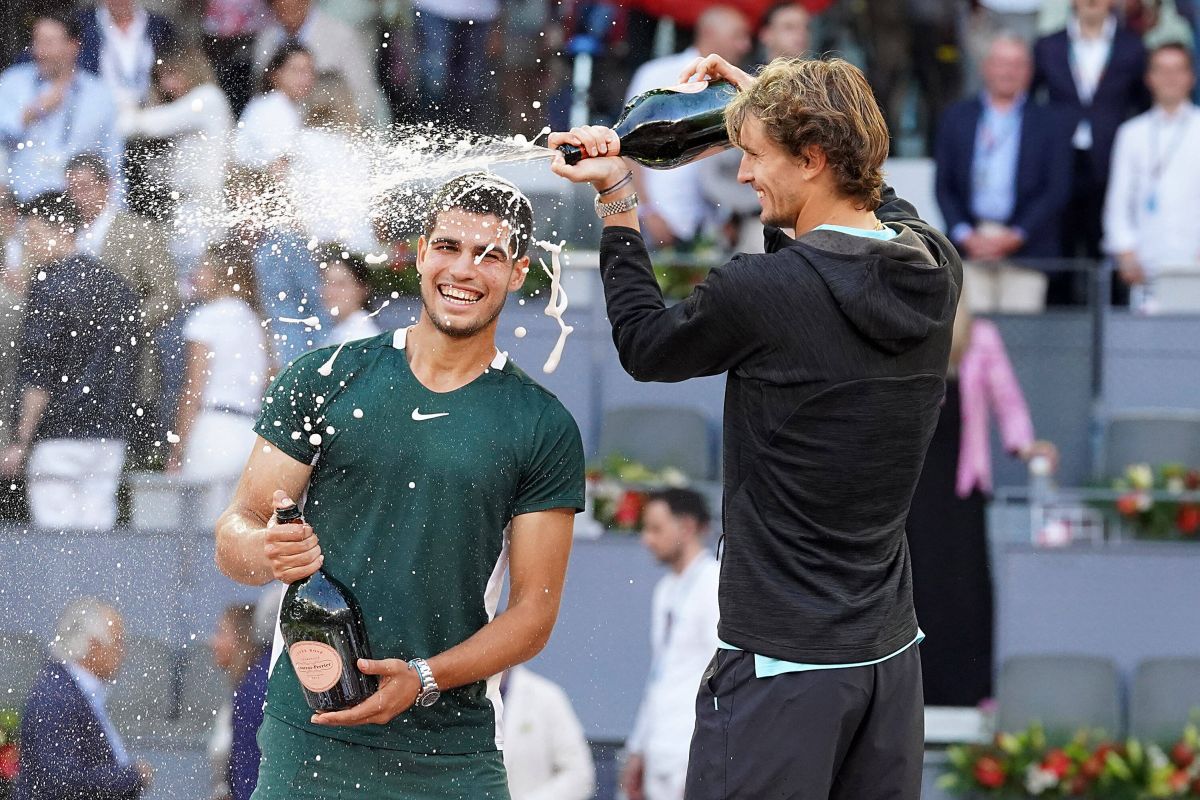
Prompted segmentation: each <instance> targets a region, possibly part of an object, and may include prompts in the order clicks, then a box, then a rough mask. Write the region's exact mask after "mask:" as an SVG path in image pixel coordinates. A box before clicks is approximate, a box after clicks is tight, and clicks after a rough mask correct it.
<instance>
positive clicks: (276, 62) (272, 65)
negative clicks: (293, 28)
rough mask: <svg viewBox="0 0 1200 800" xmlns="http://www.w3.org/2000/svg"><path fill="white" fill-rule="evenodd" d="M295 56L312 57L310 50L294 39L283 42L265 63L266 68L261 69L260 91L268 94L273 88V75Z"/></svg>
mask: <svg viewBox="0 0 1200 800" xmlns="http://www.w3.org/2000/svg"><path fill="white" fill-rule="evenodd" d="M295 55H305V56H308V57H309V58H312V57H313V54H312V51H311V50H309V49H308V48H307V47H305V46H304V45H302V44H300V43H299V42H297V41H295V40H294V39H293V40H290V41H287V42H284V43H283V44H282V45H281V46H280V48H279V49H278V50H276V51H275V52H274V53H273V54H272V55H271V59H270V60H269V61H267V66H266V67H265V68H264V69H263V74H262V86H261V87H260V91H262V92H269V91H270V90H271V89H274V88H275V87H274V86H273V85H272V83H271V81H272V79H273V78H274V77H275V73H276V72H278V71H279V70H281V69H282V68H283V65H284V64H286V63H287V62H288V59H289V58H291V57H292V56H295ZM315 63H316V62H315V61H314V64H315Z"/></svg>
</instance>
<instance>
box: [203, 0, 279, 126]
mask: <svg viewBox="0 0 1200 800" xmlns="http://www.w3.org/2000/svg"><path fill="white" fill-rule="evenodd" d="M266 22H267V4H266V2H265V0H205V2H204V17H203V19H202V20H201V23H200V27H201V29H202V30H203V31H204V47H205V50H206V51H207V53H208V57H209V58H210V59H211V60H212V62H213V71H214V72H216V74H217V82H218V83H219V84H220V86H221V91H223V92H225V96H226V97H228V98H229V105H230V108H231V109H232V110H233V113H234V115H235V116H236V115H239V114H241V113H242V109H243V108H245V107H246V103H247V102H248V101H249V100H250V95H251V94H252V93H253V91H254V58H253V55H252V50H251V48H252V46H253V44H254V37H255V36H256V35H257V34H258V32H259V31H260V30H262V28H263V27H264V26H265V25H266Z"/></svg>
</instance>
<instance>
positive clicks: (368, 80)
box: [254, 0, 388, 123]
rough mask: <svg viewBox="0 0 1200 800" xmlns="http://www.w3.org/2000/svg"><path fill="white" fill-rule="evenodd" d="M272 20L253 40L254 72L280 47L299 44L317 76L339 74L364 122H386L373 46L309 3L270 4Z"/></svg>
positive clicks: (279, 0) (278, 0) (295, 0)
mask: <svg viewBox="0 0 1200 800" xmlns="http://www.w3.org/2000/svg"><path fill="white" fill-rule="evenodd" d="M270 4H271V11H272V13H273V14H274V20H273V21H272V22H271V23H270V24H269V25H267V27H266V28H264V29H263V30H262V31H261V32H260V33H259V34H258V36H257V37H256V38H255V40H254V66H255V69H256V70H257V71H258V72H263V71H264V70H265V69H266V66H267V63H268V61H269V60H270V59H271V57H272V55H273V54H274V53H275V51H277V50H278V49H279V48H280V47H281V46H283V45H286V44H289V43H292V42H299V43H300V44H302V45H304V46H305V47H306V48H308V51H309V52H310V53H312V56H313V59H314V61H315V63H316V69H317V71H318V72H339V73H341V74H342V76H343V77H344V78H345V79H346V83H348V84H349V85H350V88H351V90H353V92H354V99H355V103H356V104H357V105H358V109H359V112H360V113H361V115H362V118H363V119H364V120H371V121H374V122H378V123H386V122H387V121H388V112H387V102H386V101H385V100H384V97H383V92H382V91H381V90H380V88H379V83H378V81H377V80H376V79H375V58H374V53H375V48H376V46H377V44H376V43H375V42H371V43H367V42H365V41H363V40H362V37H360V36H359V35H358V32H357V31H355V30H354V29H353V28H351V27H350V26H348V25H346V23H344V22H342V21H340V20H338V19H335V18H333V17H331V16H329V15H328V14H326V13H325V12H324V11H322V10H321V9H319V8H313V4H312V0H270Z"/></svg>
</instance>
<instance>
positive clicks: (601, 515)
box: [587, 455, 688, 532]
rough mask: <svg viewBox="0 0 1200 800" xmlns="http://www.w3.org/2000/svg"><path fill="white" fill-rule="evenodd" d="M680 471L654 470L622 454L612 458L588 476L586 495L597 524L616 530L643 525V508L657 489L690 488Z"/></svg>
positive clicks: (636, 528) (669, 468) (633, 529)
mask: <svg viewBox="0 0 1200 800" xmlns="http://www.w3.org/2000/svg"><path fill="white" fill-rule="evenodd" d="M687 484H688V479H687V476H686V475H684V474H683V473H682V472H681V471H680V470H678V469H676V468H674V467H665V468H663V469H660V470H652V469H650V468H649V467H647V466H646V465H645V464H641V463H639V462H637V461H634V460H632V459H630V458H626V457H625V456H621V455H610V456H608V457H607V458H605V459H604V460H603V461H602V462H600V464H599V465H597V466H595V467H592V468H591V469H589V470H588V473H587V492H588V497H589V499H590V500H591V502H592V510H593V515H594V516H595V518H596V521H597V522H599V523H600V524H601V525H603V526H604V527H605V528H608V529H610V530H617V531H626V532H631V531H636V530H638V529H639V528H640V527H641V525H642V509H643V507H644V506H645V505H646V498H647V497H648V496H649V494H650V492H651V491H653V490H655V489H661V488H664V487H668V486H687Z"/></svg>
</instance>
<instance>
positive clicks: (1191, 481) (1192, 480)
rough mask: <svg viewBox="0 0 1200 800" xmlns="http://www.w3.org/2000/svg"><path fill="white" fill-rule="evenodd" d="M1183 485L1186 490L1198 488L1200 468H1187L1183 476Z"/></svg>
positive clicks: (1199, 484)
mask: <svg viewBox="0 0 1200 800" xmlns="http://www.w3.org/2000/svg"><path fill="white" fill-rule="evenodd" d="M1183 485H1184V488H1186V489H1187V490H1188V491H1192V492H1194V491H1196V490H1197V489H1200V469H1189V470H1188V471H1187V474H1186V475H1184V476H1183Z"/></svg>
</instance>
